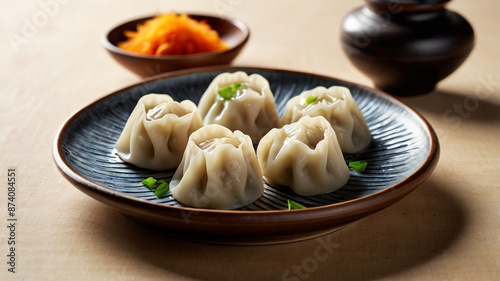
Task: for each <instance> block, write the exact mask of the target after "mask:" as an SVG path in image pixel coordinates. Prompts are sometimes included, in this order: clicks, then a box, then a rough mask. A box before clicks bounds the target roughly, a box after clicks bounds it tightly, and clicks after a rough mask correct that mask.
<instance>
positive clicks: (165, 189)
mask: <svg viewBox="0 0 500 281" xmlns="http://www.w3.org/2000/svg"><path fill="white" fill-rule="evenodd" d="M158 183H159V184H160V185H159V186H158V187H157V188H156V190H155V195H156V197H158V198H160V197H161V196H162V195H164V194H165V193H167V192H168V189H169V186H168V183H167V182H166V181H164V180H159V181H158Z"/></svg>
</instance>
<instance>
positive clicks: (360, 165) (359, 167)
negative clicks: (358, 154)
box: [349, 161, 368, 173]
mask: <svg viewBox="0 0 500 281" xmlns="http://www.w3.org/2000/svg"><path fill="white" fill-rule="evenodd" d="M367 165H368V163H367V162H359V161H354V162H349V167H351V168H353V169H354V171H356V172H358V173H361V172H363V171H364V170H365V168H366V166H367Z"/></svg>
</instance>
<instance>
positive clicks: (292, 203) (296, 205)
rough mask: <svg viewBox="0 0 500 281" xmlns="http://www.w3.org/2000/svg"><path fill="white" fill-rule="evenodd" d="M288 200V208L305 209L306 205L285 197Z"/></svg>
mask: <svg viewBox="0 0 500 281" xmlns="http://www.w3.org/2000/svg"><path fill="white" fill-rule="evenodd" d="M287 201H288V210H289V211H290V210H296V209H306V207H304V206H302V205H300V204H299V203H297V202H294V201H292V200H290V199H287Z"/></svg>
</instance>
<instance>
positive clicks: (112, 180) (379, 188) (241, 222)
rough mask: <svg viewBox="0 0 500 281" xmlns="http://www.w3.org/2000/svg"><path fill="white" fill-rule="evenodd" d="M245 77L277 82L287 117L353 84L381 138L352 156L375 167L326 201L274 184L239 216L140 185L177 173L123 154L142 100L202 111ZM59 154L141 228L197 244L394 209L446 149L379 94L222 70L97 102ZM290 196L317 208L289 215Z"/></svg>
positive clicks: (309, 232) (414, 116) (69, 124)
mask: <svg viewBox="0 0 500 281" xmlns="http://www.w3.org/2000/svg"><path fill="white" fill-rule="evenodd" d="M238 70H242V71H245V72H247V73H248V74H251V73H259V74H261V75H262V76H264V77H265V78H266V79H267V80H268V81H269V84H270V85H271V90H272V91H273V93H274V96H275V100H276V105H277V107H278V112H279V113H280V115H281V114H282V112H283V110H284V108H285V104H286V102H287V101H288V100H289V99H290V98H291V97H293V96H296V95H298V94H300V93H301V92H303V91H305V90H309V89H312V88H314V87H316V86H325V87H330V86H333V85H340V86H345V87H348V88H349V89H350V90H351V93H352V95H353V97H354V99H355V101H356V103H357V104H358V106H359V108H360V109H361V112H362V113H363V115H364V117H365V119H366V121H367V123H368V126H369V128H370V131H371V133H372V137H373V139H372V142H371V144H370V146H369V147H368V148H367V149H366V150H364V151H362V152H360V153H357V154H347V155H344V156H345V160H346V161H347V162H349V161H356V160H359V161H366V162H368V167H367V168H366V170H365V171H364V172H363V173H361V174H358V173H356V172H354V171H351V178H350V180H349V182H348V183H347V185H346V186H344V187H342V188H341V189H339V190H337V191H335V192H332V193H329V194H324V195H318V196H311V197H303V196H299V195H296V194H294V193H293V192H291V191H288V190H286V189H283V188H273V187H271V186H267V185H266V188H265V192H264V195H263V196H262V197H261V198H260V199H258V200H257V201H256V202H255V203H253V204H251V205H249V206H246V207H244V208H241V209H239V210H233V211H221V210H208V209H193V208H188V207H185V206H183V205H181V204H180V203H179V202H177V201H176V200H175V199H174V198H172V197H171V196H168V197H165V198H161V199H160V198H157V197H156V196H155V195H154V193H153V192H151V191H150V190H149V189H148V188H146V187H144V186H143V185H142V184H141V180H142V179H144V178H146V177H149V176H152V177H155V178H165V179H167V180H168V179H169V178H170V177H171V176H172V174H173V172H174V171H166V172H153V171H149V170H144V169H139V168H137V167H135V166H133V165H129V164H127V163H125V162H123V161H121V160H120V159H119V158H118V157H117V156H116V155H115V153H114V146H115V143H116V141H117V140H118V137H119V136H120V134H121V131H122V129H123V127H124V125H125V123H126V121H127V119H128V117H129V115H130V113H131V112H132V110H133V108H134V107H135V105H136V103H137V101H138V100H139V98H140V97H141V96H143V95H146V94H148V93H165V94H168V95H170V96H172V97H173V98H174V100H177V101H181V100H184V99H190V100H192V101H193V102H194V103H196V104H197V103H198V101H199V99H200V97H201V95H202V94H203V93H204V91H205V89H206V88H207V87H208V85H209V84H210V82H211V81H212V80H213V78H214V77H215V76H216V75H218V74H219V73H221V72H234V71H238ZM53 154H54V159H55V161H56V163H57V165H58V167H59V169H60V170H61V172H62V173H63V175H64V176H65V177H66V178H67V179H68V180H69V181H70V182H71V183H73V184H74V185H75V186H76V187H77V188H78V189H80V190H81V191H83V192H84V193H86V194H88V195H90V196H92V197H94V198H95V199H97V200H100V201H102V202H104V203H106V204H109V205H110V206H112V207H115V208H117V209H118V210H119V211H121V212H122V213H124V214H126V215H127V216H128V217H130V218H131V219H133V220H135V221H137V222H139V223H142V224H144V225H146V226H150V227H153V228H155V229H157V230H160V231H162V232H164V233H167V234H170V235H174V236H179V237H183V238H187V239H192V240H199V241H207V242H215V243H230V244H247V243H275V242H284V241H293V240H300V239H305V238H308V237H314V236H317V235H320V234H323V233H327V232H330V231H333V230H334V229H337V228H339V227H341V226H343V225H346V224H347V223H350V222H353V221H355V220H357V219H360V218H362V217H364V216H366V215H369V214H371V213H374V212H377V211H379V210H381V209H383V208H385V207H387V206H389V205H391V204H393V203H395V202H396V201H398V200H399V199H401V198H403V197H404V196H405V195H407V194H408V193H409V192H411V191H412V190H414V189H415V188H416V187H417V186H418V185H419V184H421V183H422V182H423V181H424V180H425V179H426V178H427V177H428V176H429V175H430V174H431V172H432V171H433V169H434V167H435V165H436V164H437V161H438V158H439V143H438V140H437V137H436V135H435V133H434V131H433V129H432V128H431V126H430V125H429V124H428V123H427V122H426V121H425V119H424V118H423V117H422V116H420V115H419V114H418V113H416V112H415V111H414V110H412V109H410V108H409V107H408V106H406V105H404V104H403V103H401V102H400V101H398V100H396V99H395V98H393V97H391V96H389V95H387V94H384V93H382V92H380V91H377V90H374V89H370V88H367V87H363V86H360V85H357V84H354V83H350V82H345V81H342V80H338V79H335V78H331V77H325V76H319V75H314V74H308V73H300V72H292V71H285V70H276V69H263V68H235V67H232V68H228V67H216V68H205V69H196V70H189V71H182V72H175V73H170V74H165V75H162V76H157V77H154V78H152V79H148V80H146V81H144V82H141V83H139V84H136V85H133V86H130V87H127V88H125V89H122V90H119V91H117V92H115V93H112V94H110V95H107V96H105V97H103V98H101V99H99V100H97V101H96V102H94V103H92V104H90V105H89V106H87V107H85V108H83V109H82V110H80V111H79V112H77V113H76V114H75V115H73V116H72V117H70V118H69V119H68V120H67V121H66V122H65V123H64V124H63V125H62V127H61V129H60V131H59V132H58V134H57V136H56V139H55V142H54V148H53ZM287 199H292V200H294V201H296V202H298V203H301V204H303V205H305V206H307V207H308V209H305V210H298V211H287V210H286V208H287Z"/></svg>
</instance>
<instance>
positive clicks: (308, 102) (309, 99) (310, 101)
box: [306, 96, 318, 104]
mask: <svg viewBox="0 0 500 281" xmlns="http://www.w3.org/2000/svg"><path fill="white" fill-rule="evenodd" d="M317 100H318V97H316V96H308V97H307V98H306V103H307V104H311V103H315V102H316V101H317Z"/></svg>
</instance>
